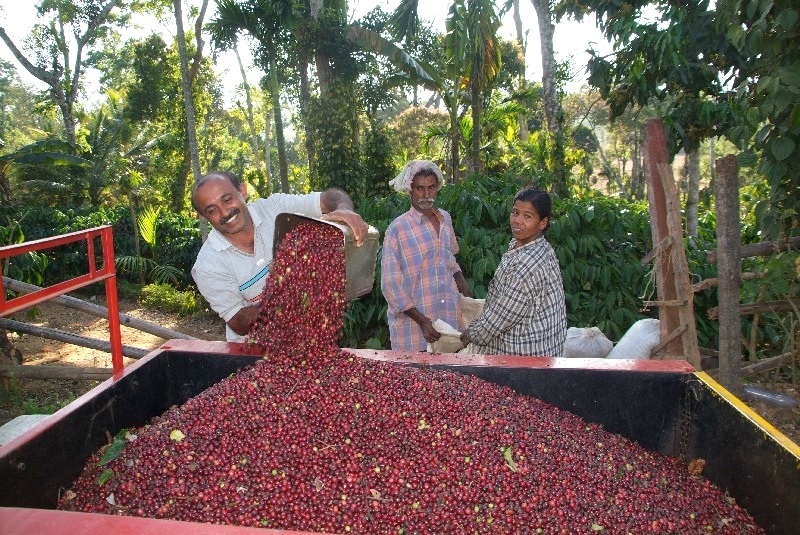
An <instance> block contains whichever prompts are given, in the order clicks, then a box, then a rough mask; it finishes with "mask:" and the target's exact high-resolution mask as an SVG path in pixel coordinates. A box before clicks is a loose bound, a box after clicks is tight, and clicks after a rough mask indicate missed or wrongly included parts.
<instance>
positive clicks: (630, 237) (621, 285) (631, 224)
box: [546, 193, 654, 340]
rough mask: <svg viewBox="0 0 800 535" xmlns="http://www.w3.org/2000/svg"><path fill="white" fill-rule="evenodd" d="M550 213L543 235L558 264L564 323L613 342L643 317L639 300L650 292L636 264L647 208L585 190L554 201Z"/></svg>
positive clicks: (645, 243) (645, 236)
mask: <svg viewBox="0 0 800 535" xmlns="http://www.w3.org/2000/svg"><path fill="white" fill-rule="evenodd" d="M554 214H555V217H554V219H553V221H552V223H551V228H550V230H549V231H548V232H547V234H546V237H547V240H548V241H549V242H550V243H551V244H552V245H553V248H554V249H555V251H556V255H557V256H558V259H559V263H560V264H561V274H562V277H563V279H564V291H565V294H566V299H567V322H568V323H569V325H570V326H572V327H592V326H596V327H598V328H599V329H600V330H601V331H602V332H603V333H604V334H605V335H606V336H607V337H608V338H609V339H611V340H619V338H620V337H621V336H622V335H623V334H624V333H625V331H627V329H628V328H629V327H630V326H631V325H632V324H633V323H634V322H636V321H637V320H639V319H642V318H644V317H646V315H645V314H643V313H642V312H640V307H641V302H642V300H643V299H646V298H647V295H646V293H645V292H646V291H647V289H648V287H649V289H650V291H654V289H653V288H652V283H651V282H650V275H649V273H648V268H647V267H643V266H642V265H641V262H640V260H641V258H642V257H644V256H645V254H647V252H648V250H649V248H650V241H651V240H650V222H649V217H648V211H647V206H646V205H643V204H634V203H628V202H625V201H622V200H620V199H615V198H613V197H606V196H603V195H601V194H599V193H587V194H586V195H585V196H584V197H583V198H581V199H569V200H564V201H561V202H558V203H556V204H555V206H554ZM651 314H652V315H654V312H652V313H651Z"/></svg>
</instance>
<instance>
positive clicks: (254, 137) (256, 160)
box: [233, 45, 263, 195]
mask: <svg viewBox="0 0 800 535" xmlns="http://www.w3.org/2000/svg"><path fill="white" fill-rule="evenodd" d="M233 53H234V54H235V55H236V61H237V63H239V72H240V73H241V74H242V87H244V99H245V101H246V103H247V112H246V115H247V125H248V126H249V127H250V146H251V147H252V149H253V165H254V166H255V168H256V172H257V173H258V174H259V175H261V152H260V149H259V148H258V133H257V132H256V121H255V117H253V99H252V97H251V96H250V84H249V83H247V73H246V72H245V70H244V64H243V63H242V58H241V56H239V47H238V46H236V45H234V46H233ZM262 180H263V178H262ZM262 186H263V184H262ZM259 194H262V195H263V193H261V192H259Z"/></svg>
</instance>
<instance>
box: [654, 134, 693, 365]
mask: <svg viewBox="0 0 800 535" xmlns="http://www.w3.org/2000/svg"><path fill="white" fill-rule="evenodd" d="M643 154H644V173H645V178H646V180H647V198H648V201H649V203H648V205H649V211H650V230H651V234H652V236H653V248H654V249H659V248H662V249H667V248H666V247H664V246H663V245H662V242H663V241H664V240H667V239H669V236H670V232H669V225H668V224H667V199H666V193H665V191H664V184H663V183H662V176H661V173H660V172H659V167H660V166H661V165H668V164H669V158H668V154H667V142H666V139H665V136H664V125H663V124H662V122H661V121H660V120H659V119H650V120H649V121H647V122H646V123H645V139H644V149H643ZM682 244H683V242H682V241H681V242H680V244H672V247H670V249H671V248H674V247H676V246H682ZM668 258H669V254H665V253H662V254H659V255H657V257H656V258H655V266H654V270H655V275H656V277H655V279H656V290H657V291H658V300H659V301H677V300H678V299H680V296H678V294H677V291H676V288H675V285H674V284H672V281H673V280H674V278H675V272H674V269H673V266H672V262H669V261H667V259H668ZM658 320H659V327H660V331H661V338H662V339H665V338H666V337H667V336H668V335H669V333H671V332H673V331H675V330H676V329H677V328H678V327H680V325H681V323H680V317H679V314H678V309H677V308H676V307H659V309H658ZM666 352H667V356H671V357H682V356H683V355H682V353H683V347H682V344H681V341H680V340H677V339H676V340H673V341H672V342H671V343H670V344H668V345H667V348H666ZM698 364H699V363H698Z"/></svg>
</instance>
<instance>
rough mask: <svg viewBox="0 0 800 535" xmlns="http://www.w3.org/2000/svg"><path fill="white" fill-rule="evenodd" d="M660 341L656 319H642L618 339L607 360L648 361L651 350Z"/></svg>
mask: <svg viewBox="0 0 800 535" xmlns="http://www.w3.org/2000/svg"><path fill="white" fill-rule="evenodd" d="M660 340H661V332H660V328H659V323H658V320H657V319H651V318H648V319H643V320H639V321H637V322H636V323H634V324H633V325H632V326H631V328H630V329H628V332H626V333H625V334H624V335H623V336H622V338H620V340H619V342H617V345H615V346H614V349H612V350H611V352H610V353H609V354H608V355H607V356H606V358H607V359H638V360H643V359H649V358H650V355H651V353H652V351H653V348H654V347H656V346H657V345H658V342H659V341H660Z"/></svg>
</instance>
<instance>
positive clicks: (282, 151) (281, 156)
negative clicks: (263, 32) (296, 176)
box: [268, 47, 289, 193]
mask: <svg viewBox="0 0 800 535" xmlns="http://www.w3.org/2000/svg"><path fill="white" fill-rule="evenodd" d="M268 53H269V85H270V94H271V95H272V109H273V111H274V112H275V143H276V145H277V146H278V170H279V172H280V179H281V192H283V193H289V163H288V161H287V158H286V140H285V139H284V137H283V118H282V117H281V91H280V86H279V85H278V62H277V61H276V60H275V53H276V52H275V48H274V47H273V49H272V50H270V51H269V52H268Z"/></svg>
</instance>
